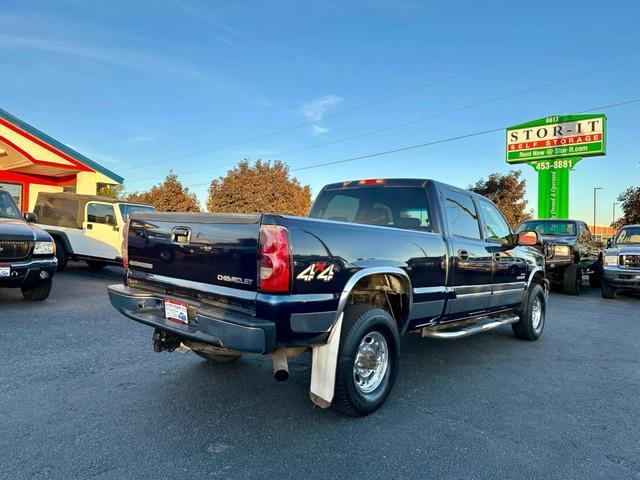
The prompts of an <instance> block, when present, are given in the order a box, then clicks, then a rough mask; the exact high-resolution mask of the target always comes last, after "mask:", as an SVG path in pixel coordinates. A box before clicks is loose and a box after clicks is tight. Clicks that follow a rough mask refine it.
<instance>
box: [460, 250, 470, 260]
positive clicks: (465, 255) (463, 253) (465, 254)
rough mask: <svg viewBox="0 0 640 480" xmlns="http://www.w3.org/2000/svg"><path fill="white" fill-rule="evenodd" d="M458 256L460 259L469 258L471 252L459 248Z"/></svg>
mask: <svg viewBox="0 0 640 480" xmlns="http://www.w3.org/2000/svg"><path fill="white" fill-rule="evenodd" d="M458 258H459V259H460V260H468V259H469V252H467V251H466V250H458Z"/></svg>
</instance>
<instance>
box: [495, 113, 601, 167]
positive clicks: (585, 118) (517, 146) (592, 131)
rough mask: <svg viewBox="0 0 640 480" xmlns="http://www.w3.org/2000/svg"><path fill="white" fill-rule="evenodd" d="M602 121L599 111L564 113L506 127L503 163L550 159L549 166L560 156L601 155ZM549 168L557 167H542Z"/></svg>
mask: <svg viewBox="0 0 640 480" xmlns="http://www.w3.org/2000/svg"><path fill="white" fill-rule="evenodd" d="M606 121H607V119H606V117H605V116H604V115H602V114H597V115H564V116H557V117H546V118H541V119H540V120H534V121H533V122H528V123H523V124H520V125H515V126H513V127H509V128H507V163H512V164H513V163H530V162H540V161H545V162H547V161H551V162H550V163H549V165H552V164H553V161H556V162H557V161H558V159H561V158H569V157H590V156H595V155H604V154H605V144H606V142H605V137H606ZM542 165H543V166H545V165H547V164H542ZM550 168H558V167H553V166H551V167H547V168H546V169H547V170H548V169H550ZM559 168H567V167H566V166H560V167H559ZM569 168H571V167H569ZM543 169H545V168H542V169H540V170H543Z"/></svg>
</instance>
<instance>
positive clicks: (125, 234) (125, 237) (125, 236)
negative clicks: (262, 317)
mask: <svg viewBox="0 0 640 480" xmlns="http://www.w3.org/2000/svg"><path fill="white" fill-rule="evenodd" d="M128 246H129V220H127V223H126V224H125V225H124V229H123V230H122V247H121V249H120V250H121V251H122V266H123V267H124V268H127V267H128V266H129V254H128V253H127V248H128Z"/></svg>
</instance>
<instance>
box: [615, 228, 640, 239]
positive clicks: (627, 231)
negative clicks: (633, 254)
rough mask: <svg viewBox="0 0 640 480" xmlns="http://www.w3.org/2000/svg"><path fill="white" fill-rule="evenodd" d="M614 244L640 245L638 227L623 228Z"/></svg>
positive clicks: (639, 230)
mask: <svg viewBox="0 0 640 480" xmlns="http://www.w3.org/2000/svg"><path fill="white" fill-rule="evenodd" d="M616 243H640V227H629V228H623V229H622V230H620V231H619V232H618V236H617V237H616Z"/></svg>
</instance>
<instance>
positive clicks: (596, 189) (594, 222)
mask: <svg viewBox="0 0 640 480" xmlns="http://www.w3.org/2000/svg"><path fill="white" fill-rule="evenodd" d="M598 190H602V187H593V236H594V238H595V236H596V192H597V191H598Z"/></svg>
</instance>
